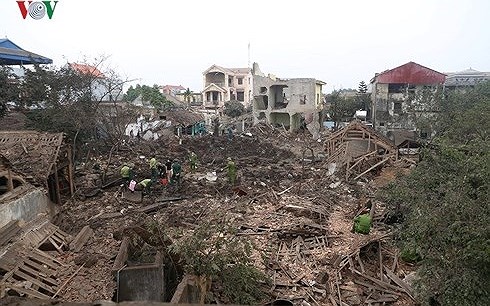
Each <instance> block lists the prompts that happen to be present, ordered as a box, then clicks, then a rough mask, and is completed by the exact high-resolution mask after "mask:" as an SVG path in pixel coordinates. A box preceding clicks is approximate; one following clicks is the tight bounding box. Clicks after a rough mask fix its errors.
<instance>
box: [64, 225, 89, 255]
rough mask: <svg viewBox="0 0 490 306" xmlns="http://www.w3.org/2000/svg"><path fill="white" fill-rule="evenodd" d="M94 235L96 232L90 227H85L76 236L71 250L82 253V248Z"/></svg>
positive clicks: (71, 244)
mask: <svg viewBox="0 0 490 306" xmlns="http://www.w3.org/2000/svg"><path fill="white" fill-rule="evenodd" d="M93 235H94V231H93V230H92V229H91V228H90V226H88V225H85V226H84V227H83V228H82V230H81V231H80V232H78V234H77V235H76V236H75V238H74V239H73V241H72V242H71V243H70V250H71V251H74V252H80V250H81V249H82V247H83V246H84V245H85V243H87V241H88V240H89V239H90V238H91V237H92V236H93Z"/></svg>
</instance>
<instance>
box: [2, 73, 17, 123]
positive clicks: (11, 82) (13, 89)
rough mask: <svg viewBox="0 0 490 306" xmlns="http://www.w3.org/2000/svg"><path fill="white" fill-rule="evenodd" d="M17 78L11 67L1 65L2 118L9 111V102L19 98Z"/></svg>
mask: <svg viewBox="0 0 490 306" xmlns="http://www.w3.org/2000/svg"><path fill="white" fill-rule="evenodd" d="M16 84H18V80H17V78H16V77H15V76H14V74H13V73H12V71H11V70H10V68H8V67H5V66H0V118H1V117H3V116H4V115H5V114H6V112H7V103H8V102H12V101H16V100H18V98H19V93H20V92H19V88H18V86H17V85H16Z"/></svg>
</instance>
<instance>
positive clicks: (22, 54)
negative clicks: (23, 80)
mask: <svg viewBox="0 0 490 306" xmlns="http://www.w3.org/2000/svg"><path fill="white" fill-rule="evenodd" d="M52 63H53V60H52V59H50V58H47V57H44V56H41V55H39V54H36V53H32V52H29V51H26V50H24V49H22V48H21V47H19V46H17V45H16V44H14V43H13V42H11V41H10V40H9V39H7V38H4V39H0V65H32V64H52Z"/></svg>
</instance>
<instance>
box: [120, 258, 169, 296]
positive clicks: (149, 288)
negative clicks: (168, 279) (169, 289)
mask: <svg viewBox="0 0 490 306" xmlns="http://www.w3.org/2000/svg"><path fill="white" fill-rule="evenodd" d="M117 277H118V280H119V288H118V293H117V299H118V302H120V301H158V302H163V301H164V300H165V281H164V275H163V265H141V266H134V267H126V268H124V269H122V270H121V271H120V272H119V275H118V276H117Z"/></svg>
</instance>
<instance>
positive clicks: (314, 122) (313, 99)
mask: <svg viewBox="0 0 490 306" xmlns="http://www.w3.org/2000/svg"><path fill="white" fill-rule="evenodd" d="M253 78H254V79H253V92H254V103H253V113H254V124H257V123H259V122H261V121H263V120H264V119H263V118H264V117H265V118H266V120H265V121H266V122H267V123H269V124H272V125H276V124H279V125H280V124H284V125H285V126H286V127H289V128H290V130H291V131H295V130H297V129H298V128H299V127H300V122H301V117H304V118H305V119H307V118H308V120H306V121H308V122H306V123H307V124H308V130H310V132H311V133H312V134H313V137H315V138H316V137H318V132H319V130H320V128H321V125H320V123H319V115H318V113H319V112H320V111H321V110H322V108H323V103H322V98H323V95H322V94H321V90H322V86H321V84H319V83H318V82H317V80H315V79H313V78H296V79H275V78H270V77H266V76H264V75H263V74H261V75H257V74H255V75H254V76H253ZM265 101H267V103H265ZM286 118H289V122H286Z"/></svg>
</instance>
